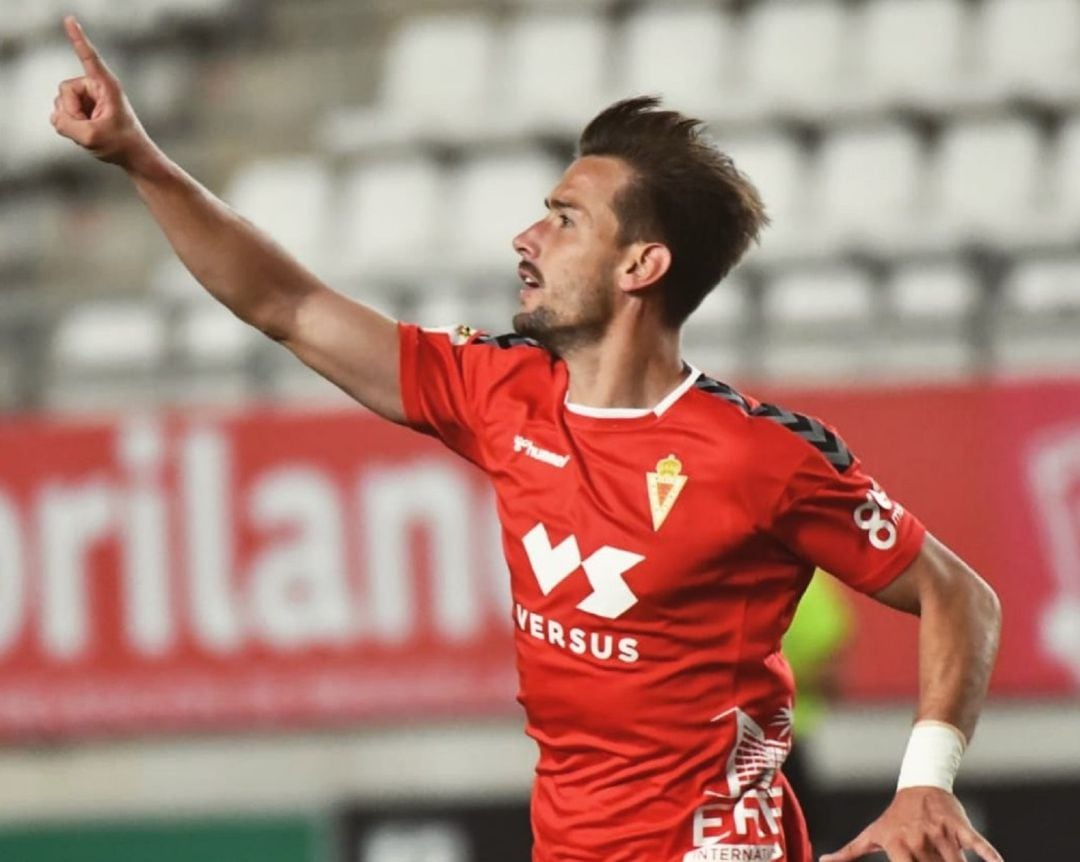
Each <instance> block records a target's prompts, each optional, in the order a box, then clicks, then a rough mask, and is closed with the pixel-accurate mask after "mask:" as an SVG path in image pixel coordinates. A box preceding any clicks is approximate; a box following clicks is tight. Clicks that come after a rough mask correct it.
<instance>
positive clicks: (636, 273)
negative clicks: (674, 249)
mask: <svg viewBox="0 0 1080 862" xmlns="http://www.w3.org/2000/svg"><path fill="white" fill-rule="evenodd" d="M669 269H671V249H669V248H668V247H667V246H666V245H664V244H663V243H660V242H640V243H637V242H636V243H633V244H632V245H631V246H630V248H629V249H628V250H627V254H626V257H625V258H623V262H622V264H621V268H620V270H619V278H618V285H619V289H620V290H622V291H624V292H625V293H637V292H638V291H640V290H644V289H645V288H647V287H650V286H652V285H654V284H656V283H657V282H658V281H660V279H662V278H663V277H664V276H665V275H667V272H668V270H669Z"/></svg>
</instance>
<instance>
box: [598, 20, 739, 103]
mask: <svg viewBox="0 0 1080 862" xmlns="http://www.w3.org/2000/svg"><path fill="white" fill-rule="evenodd" d="M734 48H735V40H734V32H733V27H732V22H731V18H730V16H729V15H728V14H727V12H726V10H723V9H719V8H717V7H716V6H715V5H701V4H695V5H688V6H678V5H672V4H670V3H667V2H656V0H654V2H652V3H649V4H647V5H645V6H642V7H641V8H640V9H638V10H636V11H635V12H633V13H632V14H631V15H630V16H629V17H628V18H627V19H626V21H625V23H624V24H623V29H622V32H621V34H620V40H619V50H618V52H617V56H618V57H619V58H620V61H621V63H622V73H621V75H620V82H619V83H620V89H621V91H622V92H624V93H626V94H628V95H629V94H635V95H637V94H645V93H656V94H659V95H662V96H663V97H664V99H665V101H666V102H667V103H668V104H670V105H672V106H673V107H677V108H678V109H679V110H682V111H685V112H687V113H690V114H695V113H705V114H708V113H709V112H710V111H711V110H712V109H714V108H717V107H718V105H717V103H718V101H719V99H720V97H721V93H722V92H723V91H724V90H725V89H726V88H727V87H728V86H730V83H731V73H732V71H733V63H732V57H733V54H734Z"/></svg>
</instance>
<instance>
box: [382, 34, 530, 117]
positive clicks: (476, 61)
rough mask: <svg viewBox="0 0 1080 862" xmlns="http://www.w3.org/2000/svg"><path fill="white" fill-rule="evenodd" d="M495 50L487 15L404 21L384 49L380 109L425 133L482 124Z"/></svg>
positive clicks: (488, 101) (487, 101) (488, 102)
mask: <svg viewBox="0 0 1080 862" xmlns="http://www.w3.org/2000/svg"><path fill="white" fill-rule="evenodd" d="M494 50H495V29H494V26H493V24H492V22H491V20H490V19H489V18H488V17H487V16H485V15H476V14H468V13H462V14H457V15H453V14H446V15H424V16H414V17H409V18H406V19H405V20H404V22H403V24H402V26H401V27H400V29H399V30H398V31H397V32H396V33H395V34H394V35H393V36H392V37H391V39H390V43H389V45H388V46H387V49H386V51H387V53H386V61H385V64H384V66H383V72H382V79H381V90H380V100H379V107H380V108H381V110H382V111H383V112H384V113H385V114H388V115H390V116H391V117H392V118H393V119H394V120H395V121H399V122H406V123H415V124H416V125H418V126H420V127H421V128H439V129H443V130H445V129H450V128H461V127H462V125H469V124H471V123H479V122H480V121H481V118H482V116H483V115H484V113H485V112H486V109H487V108H488V106H489V105H490V101H491V95H492V93H491V87H492V84H493V82H494V80H495V76H494V74H493V72H494V68H495V67H494V59H495V57H494ZM549 59H550V58H549Z"/></svg>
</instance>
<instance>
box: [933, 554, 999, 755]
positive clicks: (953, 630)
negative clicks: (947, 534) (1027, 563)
mask: <svg viewBox="0 0 1080 862" xmlns="http://www.w3.org/2000/svg"><path fill="white" fill-rule="evenodd" d="M942 551H944V549H935V550H934V552H933V553H934V554H935V555H940V556H941V557H942V559H941V561H940V562H941V566H942V567H943V568H944V569H945V570H946V571H947V572H948V574H947V576H946V577H945V578H944V579H940V580H935V581H933V582H931V584H930V586H929V588H928V589H927V592H926V594H925V595H924V596H923V597H922V601H921V611H920V617H921V621H920V626H919V711H918V717H919V718H920V719H936V720H938V721H945V722H948V723H949V724H952V725H954V726H955V727H957V728H959V729H960V730H961V732H962V733H963V734H964V736H965V737H967V738H968V739H971V736H972V734H973V733H974V731H975V724H976V721H977V720H978V716H979V712H980V711H981V709H982V705H983V701H984V699H985V697H986V690H987V686H988V685H989V682H990V672H991V670H992V669H993V665H994V658H995V656H996V655H997V648H998V638H999V634H1000V630H1001V610H1000V606H999V604H998V601H997V597H996V596H995V595H994V593H993V591H992V590H991V589H990V588H989V587H988V586H987V585H986V583H985V582H984V581H983V580H982V579H981V578H979V577H978V575H976V574H975V573H974V572H972V571H971V570H970V569H968V568H967V567H966V566H964V564H963V563H962V562H960V561H959V560H958V559H956V558H955V557H954V556H953V555H951V554H948V552H947V551H945V552H944V553H942ZM946 555H947V557H946ZM950 558H951V559H950Z"/></svg>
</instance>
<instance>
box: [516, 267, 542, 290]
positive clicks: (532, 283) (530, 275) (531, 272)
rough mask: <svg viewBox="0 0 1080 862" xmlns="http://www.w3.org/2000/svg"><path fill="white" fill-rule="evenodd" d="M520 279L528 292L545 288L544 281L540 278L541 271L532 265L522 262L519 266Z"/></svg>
mask: <svg viewBox="0 0 1080 862" xmlns="http://www.w3.org/2000/svg"><path fill="white" fill-rule="evenodd" d="M518 278H520V279H521V282H522V284H524V285H525V289H526V290H539V289H540V288H541V287H543V286H544V280H543V278H542V277H541V276H540V270H538V269H537V268H536V267H535V266H533V265H532V264H531V263H526V262H524V261H522V262H521V263H520V264H518Z"/></svg>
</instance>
